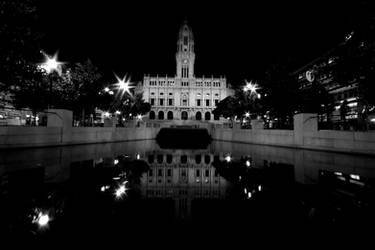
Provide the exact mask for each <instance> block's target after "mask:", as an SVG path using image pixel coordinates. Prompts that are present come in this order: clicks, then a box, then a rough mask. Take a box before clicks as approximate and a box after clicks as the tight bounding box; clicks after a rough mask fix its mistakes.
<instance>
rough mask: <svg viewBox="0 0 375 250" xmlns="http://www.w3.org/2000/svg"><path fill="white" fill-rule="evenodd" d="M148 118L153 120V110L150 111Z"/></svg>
mask: <svg viewBox="0 0 375 250" xmlns="http://www.w3.org/2000/svg"><path fill="white" fill-rule="evenodd" d="M149 117H150V120H155V112H154V111H151V112H150V114H149Z"/></svg>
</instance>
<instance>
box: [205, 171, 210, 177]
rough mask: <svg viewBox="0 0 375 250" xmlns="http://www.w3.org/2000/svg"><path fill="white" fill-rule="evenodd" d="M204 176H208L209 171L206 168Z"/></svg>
mask: <svg viewBox="0 0 375 250" xmlns="http://www.w3.org/2000/svg"><path fill="white" fill-rule="evenodd" d="M204 176H206V177H209V176H210V171H209V170H208V169H206V171H204Z"/></svg>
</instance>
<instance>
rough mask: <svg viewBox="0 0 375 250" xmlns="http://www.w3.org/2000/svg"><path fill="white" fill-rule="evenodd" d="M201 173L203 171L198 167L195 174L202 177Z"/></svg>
mask: <svg viewBox="0 0 375 250" xmlns="http://www.w3.org/2000/svg"><path fill="white" fill-rule="evenodd" d="M200 175H201V171H200V170H199V169H197V170H196V171H195V176H196V177H200Z"/></svg>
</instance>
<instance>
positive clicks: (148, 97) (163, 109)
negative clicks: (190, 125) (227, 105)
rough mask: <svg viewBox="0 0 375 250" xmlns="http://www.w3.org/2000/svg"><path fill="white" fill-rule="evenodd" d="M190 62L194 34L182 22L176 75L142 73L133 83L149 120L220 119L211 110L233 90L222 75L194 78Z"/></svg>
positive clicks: (193, 58) (192, 61)
mask: <svg viewBox="0 0 375 250" xmlns="http://www.w3.org/2000/svg"><path fill="white" fill-rule="evenodd" d="M194 63H195V53H194V36H193V32H192V30H191V28H190V27H189V25H188V24H187V22H186V21H185V22H184V24H183V25H182V27H181V28H180V31H179V35H178V41H177V53H176V75H175V76H174V77H168V76H148V75H145V76H144V78H143V82H142V83H140V84H139V85H138V86H137V87H138V91H142V92H143V98H144V100H145V101H146V102H149V103H150V104H151V106H152V109H151V111H150V112H149V114H148V118H149V119H150V120H196V121H212V122H213V121H216V122H218V121H219V120H220V119H221V120H223V118H220V119H219V117H214V115H213V114H212V111H213V110H214V109H215V107H216V104H217V103H218V102H219V101H221V100H222V99H224V98H225V97H227V96H229V95H232V94H233V90H232V89H231V87H230V85H229V84H228V83H227V80H226V78H225V77H220V78H214V77H211V78H205V77H202V78H197V77H195V75H194Z"/></svg>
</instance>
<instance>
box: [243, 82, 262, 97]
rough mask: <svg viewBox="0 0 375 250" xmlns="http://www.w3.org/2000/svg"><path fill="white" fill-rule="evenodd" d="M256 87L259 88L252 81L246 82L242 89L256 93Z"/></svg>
mask: <svg viewBox="0 0 375 250" xmlns="http://www.w3.org/2000/svg"><path fill="white" fill-rule="evenodd" d="M257 89H259V87H258V85H257V84H256V83H253V82H252V81H250V82H246V85H245V87H244V88H243V91H245V92H247V91H250V94H252V93H254V94H256V93H257Z"/></svg>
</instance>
